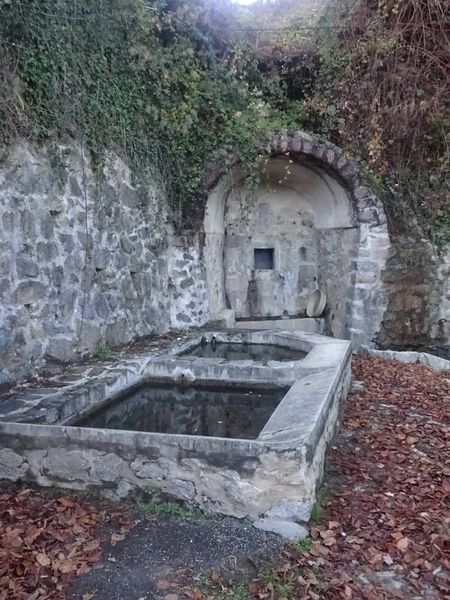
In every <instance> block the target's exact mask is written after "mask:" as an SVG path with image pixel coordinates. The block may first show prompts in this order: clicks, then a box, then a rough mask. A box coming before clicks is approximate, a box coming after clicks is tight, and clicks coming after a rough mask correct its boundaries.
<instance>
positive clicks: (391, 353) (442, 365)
mask: <svg viewBox="0 0 450 600" xmlns="http://www.w3.org/2000/svg"><path fill="white" fill-rule="evenodd" d="M358 354H359V355H360V356H374V357H378V358H387V359H388V360H398V361H400V362H402V363H417V364H421V365H424V366H426V367H430V368H431V369H433V371H437V372H438V373H441V372H442V371H450V360H446V359H445V358H440V357H439V356H434V354H428V352H398V351H396V350H374V349H373V348H368V347H367V346H361V347H360V348H359V349H358Z"/></svg>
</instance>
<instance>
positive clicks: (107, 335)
mask: <svg viewBox="0 0 450 600" xmlns="http://www.w3.org/2000/svg"><path fill="white" fill-rule="evenodd" d="M4 154H5V157H4V159H3V160H2V161H1V162H0V367H1V368H2V371H1V372H0V384H1V383H2V382H3V383H6V382H7V381H8V380H9V379H11V377H12V376H13V375H14V377H16V378H23V377H28V376H30V375H32V374H33V372H34V368H35V367H38V366H39V365H41V364H42V363H43V361H44V359H48V360H53V361H64V362H66V361H70V360H72V359H73V358H74V357H76V356H77V355H81V354H85V353H90V352H95V351H96V350H97V349H98V347H99V346H101V345H107V346H116V345H119V344H124V343H126V342H128V341H130V340H131V339H133V338H136V337H140V336H145V335H148V334H152V333H161V332H165V331H167V330H168V329H169V328H170V326H172V327H180V326H181V327H186V326H187V325H190V324H201V323H202V322H204V321H205V320H206V317H207V298H206V293H205V291H204V288H205V284H204V282H203V283H202V272H201V268H200V266H199V250H198V243H197V247H195V244H194V247H191V246H190V245H189V244H190V243H192V242H189V240H181V241H179V240H178V241H174V236H173V235H172V231H171V229H170V226H169V222H168V216H167V203H166V199H165V195H164V191H163V190H162V189H161V188H159V187H158V186H157V185H156V184H155V185H150V186H148V188H146V190H145V193H140V194H138V191H137V189H136V188H135V187H134V185H133V183H132V178H131V173H130V170H129V169H128V168H127V166H126V165H125V164H124V163H123V162H122V161H121V160H120V159H118V158H117V157H111V158H110V159H109V161H108V162H107V165H106V167H105V169H104V173H103V177H102V178H100V179H99V178H97V177H94V175H93V173H92V170H91V165H90V162H89V159H88V157H87V156H86V155H85V154H84V153H83V152H82V151H81V150H80V148H79V147H77V146H76V145H75V144H72V145H70V146H69V145H68V146H65V147H60V148H58V150H57V151H49V150H48V149H45V148H39V149H38V148H35V147H32V146H31V145H29V144H27V143H18V144H17V145H15V146H14V147H12V148H8V150H7V152H6V151H5V153H4ZM182 263H183V265H182ZM188 263H190V265H189V264H188ZM192 265H194V266H192ZM192 275H194V277H192ZM203 279H204V277H203ZM194 280H195V284H193V283H192V282H193V281H194ZM177 290H183V302H182V303H180V300H179V299H178V298H177V295H176V292H177Z"/></svg>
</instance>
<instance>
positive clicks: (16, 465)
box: [0, 448, 28, 481]
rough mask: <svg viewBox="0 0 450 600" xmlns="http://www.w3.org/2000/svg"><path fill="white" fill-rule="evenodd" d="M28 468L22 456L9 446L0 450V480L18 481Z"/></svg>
mask: <svg viewBox="0 0 450 600" xmlns="http://www.w3.org/2000/svg"><path fill="white" fill-rule="evenodd" d="M27 470H28V464H27V462H26V461H25V459H24V457H23V456H21V455H20V454H17V453H16V452H14V450H11V449H10V448H2V449H1V450H0V480H1V479H8V480H9V481H18V480H19V479H20V478H21V477H23V476H24V475H25V473H26V472H27Z"/></svg>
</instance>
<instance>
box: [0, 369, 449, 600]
mask: <svg viewBox="0 0 450 600" xmlns="http://www.w3.org/2000/svg"><path fill="white" fill-rule="evenodd" d="M353 375H354V379H355V385H354V391H353V392H352V393H351V394H350V396H349V398H348V401H347V404H346V407H345V414H344V418H343V425H342V428H341V431H340V433H339V435H338V438H337V440H336V442H335V445H334V446H333V447H332V448H331V449H330V452H329V455H328V458H327V469H326V471H327V475H326V478H325V485H324V487H323V490H322V492H323V493H322V494H319V497H320V498H321V500H320V504H319V505H318V506H317V507H316V509H315V511H314V516H315V518H316V522H315V523H314V525H313V526H312V530H311V534H312V540H311V542H308V541H305V542H302V543H301V544H299V545H297V546H296V547H294V546H286V548H285V549H284V551H283V554H282V556H281V558H280V557H279V556H278V553H277V550H276V547H277V546H276V544H274V545H272V542H270V541H269V542H268V545H267V548H266V553H267V552H268V553H269V554H270V552H272V556H271V558H273V564H278V565H280V566H279V568H275V569H271V570H268V571H265V572H263V573H261V574H260V576H259V577H257V578H255V579H253V580H252V581H251V582H250V583H248V581H246V582H244V583H241V584H238V585H236V583H234V584H230V583H229V581H230V578H232V579H234V581H236V577H233V576H232V574H231V575H230V570H229V569H228V572H227V573H226V574H225V573H221V571H220V563H221V559H222V558H224V559H225V558H226V557H229V556H230V555H231V554H233V553H234V549H233V548H234V546H236V548H235V550H236V552H239V551H240V550H241V551H242V552H241V554H242V555H241V556H240V557H239V560H238V561H237V562H236V568H235V570H236V572H238V571H239V568H238V567H239V564H238V563H242V562H243V561H244V560H245V558H246V557H248V559H250V560H251V559H252V557H253V558H254V557H255V556H256V555H257V554H258V552H259V551H260V550H261V545H262V542H261V540H260V539H259V538H258V537H252V535H253V534H252V531H256V530H253V528H252V527H250V526H248V525H244V524H242V525H239V529H238V525H233V524H226V523H222V524H221V523H219V524H217V523H215V522H214V521H212V522H211V523H208V522H206V523H201V524H198V525H195V524H191V525H189V524H186V523H182V522H176V521H174V522H169V521H168V520H167V517H166V516H164V517H161V516H160V515H153V516H152V518H151V520H150V521H148V520H146V519H143V521H144V523H141V524H138V525H137V526H136V528H135V529H132V527H133V525H134V518H133V515H134V513H131V512H128V511H127V509H126V508H125V507H122V508H120V509H119V508H117V507H115V506H114V505H113V504H111V503H106V502H98V501H97V502H94V501H88V500H86V499H83V498H80V497H77V496H68V495H64V496H55V495H48V494H38V493H36V492H34V491H31V490H27V489H25V490H24V489H22V490H21V491H18V490H17V489H16V488H9V489H5V490H4V491H3V492H1V491H0V516H1V521H0V538H1V549H0V600H10V599H13V598H14V599H18V600H25V599H27V600H30V599H31V600H46V599H53V598H54V599H56V600H62V599H64V598H67V597H68V591H67V590H68V588H69V586H70V584H71V583H72V582H73V581H74V580H75V579H76V578H77V576H79V579H77V581H78V582H81V583H82V582H83V581H84V580H86V584H89V586H88V587H86V586H84V589H89V590H91V589H92V592H91V591H86V592H84V593H83V591H81V595H80V597H81V596H82V597H83V600H90V598H94V600H104V599H108V600H110V599H111V598H112V597H113V595H112V591H111V590H114V594H116V595H115V596H114V598H115V597H116V596H117V597H118V598H124V599H125V598H127V600H128V599H129V600H138V598H139V597H143V596H142V593H141V592H139V594H136V595H133V591H132V590H134V589H135V587H136V586H135V587H133V577H134V574H138V575H139V582H140V585H144V588H145V587H146V583H145V582H146V581H147V580H148V586H149V587H148V589H149V590H151V591H150V595H145V598H153V597H161V598H164V597H166V599H167V600H178V599H180V600H181V599H182V598H183V597H185V594H186V595H187V596H188V597H190V598H191V599H192V600H205V598H214V599H218V598H220V599H221V600H224V599H227V598H228V599H230V600H245V599H246V598H255V599H258V600H265V599H267V600H279V599H281V598H286V599H287V600H291V599H292V600H294V599H305V600H306V599H308V600H319V599H320V600H321V599H324V600H340V599H344V600H352V599H367V600H391V599H396V598H402V599H405V600H414V599H420V600H422V599H428V600H435V599H436V600H437V599H450V581H449V573H450V547H449V541H450V537H449V529H450V503H449V499H450V410H449V409H450V373H449V372H447V373H443V374H436V373H434V372H433V371H431V370H430V369H427V368H425V367H422V366H420V365H404V364H400V363H397V362H388V361H383V360H381V359H367V358H356V359H354V363H353ZM245 526H247V527H249V529H247V530H243V531H241V529H242V528H244V529H245ZM227 528H228V530H230V531H231V533H230V534H229V535H228V538H229V539H228V538H227ZM131 529H132V530H131ZM130 530H131V531H130ZM250 530H252V531H250ZM169 531H170V536H171V537H170V538H169V539H166V538H167V532H169ZM105 532H106V535H105ZM164 532H166V533H164ZM211 532H214V536H215V537H214V536H213V535H212V533H211ZM127 534H128V535H127ZM194 536H197V538H196V539H197V542H196V543H195V544H190V545H189V542H192V541H193V540H194ZM208 536H209V538H208ZM239 536H243V537H242V539H241V540H240V541H239V543H237V544H234V546H233V540H235V539H237V538H238V537H239ZM213 537H214V539H213ZM184 538H186V540H185V541H186V544H184V546H186V547H187V550H186V547H183V543H181V540H182V539H184ZM172 539H173V542H172V541H171V540H172ZM205 539H207V541H208V544H209V545H206V543H205ZM177 540H178V541H177ZM202 540H203V541H202ZM224 540H228V541H226V542H224ZM166 542H167V543H166ZM244 542H245V543H244ZM135 546H136V547H135ZM244 546H245V548H244ZM204 547H205V548H206V549H207V552H206V554H207V558H210V557H211V556H212V555H214V561H209V562H208V561H206V562H203V563H202V561H197V562H194V563H193V564H194V565H195V567H196V568H197V569H198V574H200V571H202V570H203V573H204V568H207V569H209V568H210V567H211V565H213V563H214V564H215V563H217V569H215V568H214V570H213V571H212V573H211V574H210V577H209V580H208V583H205V579H204V578H203V579H199V580H198V581H199V582H200V581H201V585H200V583H198V584H197V585H198V587H196V588H193V585H194V584H192V585H187V586H186V587H184V589H181V588H180V586H179V585H177V584H176V582H175V581H173V582H172V575H171V573H172V572H173V569H172V567H173V566H174V565H177V564H179V563H180V562H182V563H183V564H185V563H187V558H186V557H188V556H189V554H191V555H192V557H193V558H195V556H196V554H201V553H202V552H203V549H204ZM145 548H148V549H149V551H148V552H146V551H144V550H145ZM152 549H153V550H152ZM158 551H162V552H163V554H164V561H160V563H161V564H159V563H158V564H159V568H160V570H159V571H158V573H156V572H155V573H153V572H152V568H153V567H152V565H153V566H154V564H156V563H154V562H153V563H152V560H151V558H152V557H151V555H152V552H153V553H154V554H157V553H158ZM183 552H184V554H183ZM230 553H231V554H230ZM108 554H109V557H107V555H108ZM244 555H245V556H244ZM131 557H132V558H131ZM108 561H109V562H108ZM111 561H112V562H111ZM108 565H109V567H108ZM112 566H113V567H114V568H112ZM92 567H94V570H92V571H91V573H89V575H87V573H88V572H89V571H90V570H91V569H92ZM203 567H204V568H203ZM161 569H163V570H161ZM164 569H166V571H167V574H166V573H165V572H164ZM153 570H155V569H153ZM105 574H106V575H105ZM127 574H128V575H127ZM192 575H196V573H195V572H193V573H192ZM136 576H137V575H136ZM102 577H103V580H101V578H102ZM155 578H156V579H155ZM157 578H159V579H157ZM237 578H238V579H239V577H237ZM96 579H98V581H97V583H98V585H95V584H96ZM152 579H155V581H156V585H153V587H152V586H151V585H150V583H151V581H152ZM136 581H138V579H136ZM158 581H159V582H161V581H164V582H166V581H167V582H168V583H167V586H166V587H161V585H158ZM108 582H109V585H110V588H111V589H108ZM172 583H173V585H172ZM184 583H186V582H184ZM184 583H183V585H184ZM121 586H124V587H123V593H122V591H121V589H122V588H121ZM76 587H77V588H78V589H81V590H82V589H83V585H81V586H80V585H77V586H76ZM73 589H74V588H72V590H73ZM136 592H137V589H136ZM70 597H74V596H73V595H72V594H71V595H70Z"/></svg>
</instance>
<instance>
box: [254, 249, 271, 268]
mask: <svg viewBox="0 0 450 600" xmlns="http://www.w3.org/2000/svg"><path fill="white" fill-rule="evenodd" d="M254 256H255V258H254V268H255V269H273V248H255V255H254Z"/></svg>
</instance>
